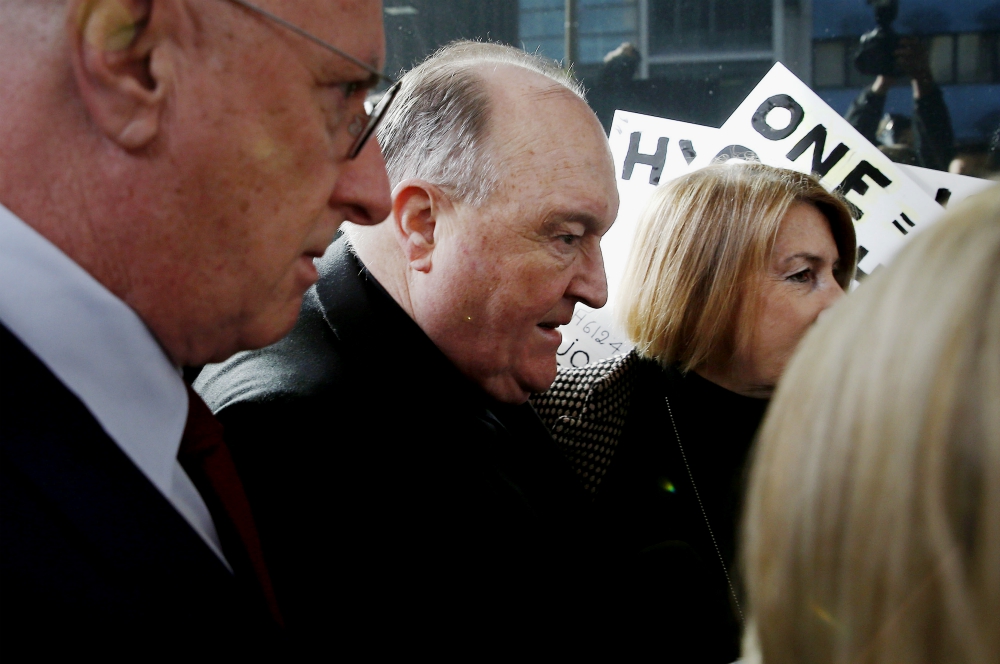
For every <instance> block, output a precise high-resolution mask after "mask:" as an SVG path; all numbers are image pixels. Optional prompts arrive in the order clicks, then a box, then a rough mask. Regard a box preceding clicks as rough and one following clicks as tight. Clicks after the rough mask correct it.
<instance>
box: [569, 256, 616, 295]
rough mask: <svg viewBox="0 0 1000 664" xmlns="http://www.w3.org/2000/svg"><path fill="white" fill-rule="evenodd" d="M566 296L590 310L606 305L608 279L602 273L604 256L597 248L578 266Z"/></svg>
mask: <svg viewBox="0 0 1000 664" xmlns="http://www.w3.org/2000/svg"><path fill="white" fill-rule="evenodd" d="M567 295H569V296H570V297H573V298H575V299H577V300H579V301H580V302H582V303H583V304H585V305H587V306H588V307H591V308H592V309H600V308H601V307H603V306H604V305H605V304H607V303H608V278H607V275H605V273H604V256H603V255H602V254H601V249H600V247H598V248H597V249H596V251H595V252H593V253H592V254H590V255H589V256H588V257H587V260H584V261H582V262H581V264H580V271H579V272H578V273H577V275H576V276H575V277H574V278H573V280H572V281H571V282H570V284H569V289H568V292H567Z"/></svg>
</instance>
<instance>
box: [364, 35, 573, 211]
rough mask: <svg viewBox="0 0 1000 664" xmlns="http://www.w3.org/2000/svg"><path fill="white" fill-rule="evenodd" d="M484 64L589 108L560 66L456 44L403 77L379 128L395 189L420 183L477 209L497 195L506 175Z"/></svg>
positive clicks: (506, 49)
mask: <svg viewBox="0 0 1000 664" xmlns="http://www.w3.org/2000/svg"><path fill="white" fill-rule="evenodd" d="M482 64H494V65H511V66H514V67H522V68H524V69H527V70H528V71H531V72H535V73H537V74H541V75H542V76H545V77H546V78H549V79H551V80H552V81H554V82H555V83H557V84H559V85H561V86H563V87H564V88H566V89H567V90H569V91H570V92H571V93H573V94H575V95H576V96H578V97H579V98H580V99H582V100H584V101H586V98H585V96H584V91H583V86H582V85H580V83H579V82H578V81H577V80H576V79H574V78H573V75H572V73H570V72H567V71H565V70H563V69H562V68H561V67H560V66H559V64H558V63H557V62H555V61H552V60H548V59H546V58H544V57H542V56H539V55H535V54H531V53H525V52H524V51H522V50H520V49H517V48H514V47H512V46H504V45H502V44H492V43H484V42H475V41H455V42H452V43H451V44H448V45H447V46H444V47H442V48H441V49H439V50H438V51H437V52H436V53H434V54H433V55H431V56H430V57H428V58H427V59H426V60H424V61H423V62H422V63H420V64H419V65H418V66H416V67H414V68H413V69H411V70H410V71H409V72H407V73H406V74H405V75H404V76H403V78H402V87H401V88H400V90H399V93H398V96H397V98H396V100H395V102H394V103H393V106H392V107H391V108H390V109H389V113H388V115H387V116H386V118H385V120H383V122H382V125H381V126H380V127H379V130H378V140H379V144H380V145H381V146H382V153H383V155H384V156H385V164H386V170H388V172H389V182H390V184H391V185H392V186H393V187H395V186H396V185H397V184H398V183H400V182H402V181H403V180H405V179H408V178H420V179H422V180H427V181H428V182H431V183H432V184H436V185H438V186H439V187H441V188H442V189H444V190H445V191H447V192H448V194H449V195H451V196H454V197H456V198H457V199H459V200H462V201H464V202H467V203H470V204H472V205H476V206H478V205H481V204H482V203H483V202H484V201H485V200H486V199H487V198H488V197H489V196H490V194H492V193H493V191H494V190H495V189H496V187H497V185H498V184H499V182H500V180H501V175H500V168H499V167H498V165H497V163H496V159H495V158H494V157H493V156H492V155H491V154H490V151H489V150H488V149H487V143H488V141H487V139H488V136H489V131H488V129H489V118H490V112H491V103H490V98H489V92H488V90H487V87H486V85H485V83H484V81H483V79H482V77H481V76H479V74H477V73H476V72H474V71H473V68H474V67H475V66H476V65H482Z"/></svg>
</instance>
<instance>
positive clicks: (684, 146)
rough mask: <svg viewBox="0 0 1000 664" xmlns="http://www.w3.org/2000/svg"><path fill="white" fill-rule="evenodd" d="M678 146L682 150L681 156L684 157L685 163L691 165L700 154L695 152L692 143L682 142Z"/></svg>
mask: <svg viewBox="0 0 1000 664" xmlns="http://www.w3.org/2000/svg"><path fill="white" fill-rule="evenodd" d="M677 145H679V146H680V148H681V154H682V155H684V161H686V162H687V163H688V165H689V166H690V165H691V162H692V161H694V158H695V157H697V156H698V153H697V152H695V151H694V145H693V144H692V143H691V141H685V140H681V141H680V142H679V143H678V144H677Z"/></svg>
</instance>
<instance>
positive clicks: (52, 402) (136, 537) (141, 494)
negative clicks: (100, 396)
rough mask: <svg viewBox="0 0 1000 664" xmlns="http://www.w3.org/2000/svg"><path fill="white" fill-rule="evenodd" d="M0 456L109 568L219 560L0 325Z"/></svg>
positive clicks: (167, 572)
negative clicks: (1, 377)
mask: <svg viewBox="0 0 1000 664" xmlns="http://www.w3.org/2000/svg"><path fill="white" fill-rule="evenodd" d="M0 356H2V357H3V363H4V370H5V373H6V374H7V375H8V376H11V377H12V378H13V379H12V380H5V381H4V384H3V387H2V390H3V403H5V404H6V405H7V413H6V414H5V416H4V417H3V420H2V423H0V451H2V454H3V457H4V463H5V464H8V470H10V466H13V467H14V468H16V469H17V471H18V472H19V473H20V474H21V475H22V476H23V477H24V478H25V479H26V480H27V481H28V482H30V483H31V484H33V485H34V487H35V488H36V489H37V490H38V491H39V492H40V493H41V494H42V495H43V496H44V499H45V501H47V503H48V505H49V508H50V509H51V510H54V511H55V512H58V513H59V514H61V516H62V517H63V519H65V521H64V523H66V524H67V525H68V526H69V527H70V528H72V529H73V530H75V531H76V534H77V541H78V542H80V543H81V544H82V545H83V546H85V547H86V548H88V549H89V550H90V554H91V555H93V556H96V557H97V558H99V559H101V560H103V561H104V563H105V564H106V565H107V566H108V568H109V569H110V570H114V571H115V573H118V574H127V575H129V576H133V575H139V576H146V575H152V576H153V577H157V578H159V579H160V580H161V582H166V581H167V580H168V579H167V578H166V577H170V576H172V574H173V573H174V572H176V573H182V574H183V573H188V572H190V571H191V570H192V569H198V570H199V573H200V574H204V573H209V574H211V575H219V576H229V573H228V570H226V569H225V567H224V566H223V565H222V563H221V562H220V561H219V560H218V558H217V557H216V556H215V555H214V554H213V553H212V552H211V550H210V549H209V548H208V547H207V546H206V545H205V543H204V542H203V541H202V540H201V538H200V537H199V536H198V534H197V533H195V532H194V530H192V529H191V527H190V526H189V525H188V524H187V521H185V520H184V518H183V517H182V516H181V515H180V514H179V513H178V512H177V511H176V510H175V509H174V508H173V506H172V505H171V504H170V503H169V501H167V499H166V498H165V497H164V496H163V495H162V494H160V492H159V491H158V490H157V489H156V488H155V487H154V486H153V485H152V484H151V483H150V482H149V481H148V480H147V479H146V477H145V476H144V475H143V474H142V473H141V471H139V469H138V468H136V467H135V465H134V464H133V463H132V462H131V460H129V459H128V457H127V456H126V455H125V454H124V452H122V451H121V449H120V448H119V447H118V446H117V445H116V444H115V443H114V441H112V440H111V439H110V438H109V437H108V436H107V434H106V433H105V432H104V430H103V429H102V428H101V426H100V425H99V424H98V422H97V421H96V420H95V419H94V417H93V416H92V415H91V414H90V412H89V411H88V410H87V409H86V407H85V406H84V405H83V404H82V403H81V402H80V400H79V399H77V398H76V397H75V396H74V395H73V394H72V393H71V392H69V390H67V389H66V387H65V386H64V385H62V383H60V382H59V380H58V379H57V378H56V377H55V376H54V375H53V374H52V373H51V372H50V371H49V370H48V368H47V367H45V366H44V365H43V364H42V363H41V361H39V360H38V358H37V357H35V356H34V355H33V354H32V353H31V352H30V351H29V350H28V349H27V348H26V347H25V346H24V345H23V344H21V343H20V341H18V340H17V339H16V338H15V337H14V336H13V335H12V334H11V333H10V332H9V331H8V330H7V329H6V328H4V327H2V326H0Z"/></svg>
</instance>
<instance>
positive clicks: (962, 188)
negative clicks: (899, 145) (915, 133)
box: [900, 164, 996, 208]
mask: <svg viewBox="0 0 1000 664" xmlns="http://www.w3.org/2000/svg"><path fill="white" fill-rule="evenodd" d="M900 167H901V168H902V170H903V172H904V173H906V174H907V175H908V176H910V178H911V179H912V180H913V181H914V182H916V183H917V185H918V186H919V187H920V188H921V189H923V190H924V193H926V194H927V195H928V196H930V197H931V198H933V199H934V200H936V201H937V202H938V203H939V204H940V205H942V206H943V207H945V208H948V207H950V206H953V205H955V204H957V203H960V202H962V201H963V200H965V199H966V198H968V197H969V196H972V195H973V194H978V193H979V192H981V191H983V190H985V189H989V188H990V187H991V186H993V185H995V184H996V182H993V181H992V180H983V179H982V178H973V177H969V176H968V175H957V174H955V173H945V172H944V171H935V170H932V169H930V168H921V167H919V166H907V165H905V164H900Z"/></svg>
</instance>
